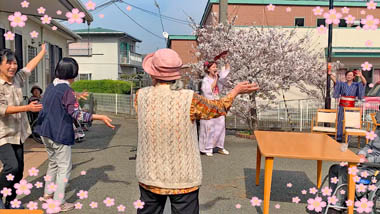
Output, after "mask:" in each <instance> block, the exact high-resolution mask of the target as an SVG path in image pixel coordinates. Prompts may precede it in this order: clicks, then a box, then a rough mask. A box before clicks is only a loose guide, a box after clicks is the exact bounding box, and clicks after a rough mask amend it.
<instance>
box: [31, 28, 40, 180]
mask: <svg viewBox="0 0 380 214" xmlns="http://www.w3.org/2000/svg"><path fill="white" fill-rule="evenodd" d="M29 34H30V37H32V38H37V37H38V32H37V31H35V30H34V31H32V32H30V33H29ZM30 170H31V169H29V176H37V175H38V169H37V171H33V172H31V171H30Z"/></svg>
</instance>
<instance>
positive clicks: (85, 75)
mask: <svg viewBox="0 0 380 214" xmlns="http://www.w3.org/2000/svg"><path fill="white" fill-rule="evenodd" d="M79 80H92V73H80V74H79Z"/></svg>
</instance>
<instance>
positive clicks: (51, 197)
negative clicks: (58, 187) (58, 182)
mask: <svg viewBox="0 0 380 214" xmlns="http://www.w3.org/2000/svg"><path fill="white" fill-rule="evenodd" d="M49 199H53V194H51V195H49V194H45V195H44V197H41V198H40V201H43V202H46V201H47V200H49Z"/></svg>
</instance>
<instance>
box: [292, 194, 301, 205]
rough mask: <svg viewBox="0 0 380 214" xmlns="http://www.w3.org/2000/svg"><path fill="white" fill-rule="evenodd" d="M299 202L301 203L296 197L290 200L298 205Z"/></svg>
mask: <svg viewBox="0 0 380 214" xmlns="http://www.w3.org/2000/svg"><path fill="white" fill-rule="evenodd" d="M300 201H301V199H300V198H299V197H298V196H296V197H293V198H292V202H293V203H296V204H298V203H299V202H300Z"/></svg>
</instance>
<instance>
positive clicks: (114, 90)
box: [71, 80, 133, 94]
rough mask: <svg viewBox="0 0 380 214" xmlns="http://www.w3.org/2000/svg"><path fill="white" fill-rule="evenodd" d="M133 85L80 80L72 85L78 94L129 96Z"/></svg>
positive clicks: (124, 82)
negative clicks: (85, 92) (83, 92)
mask: <svg viewBox="0 0 380 214" xmlns="http://www.w3.org/2000/svg"><path fill="white" fill-rule="evenodd" d="M132 84H133V83H131V82H127V81H122V80H79V81H75V82H74V83H73V84H71V87H72V88H73V89H74V91H77V92H82V91H88V92H92V93H110V94H128V93H130V91H131V86H132Z"/></svg>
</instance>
